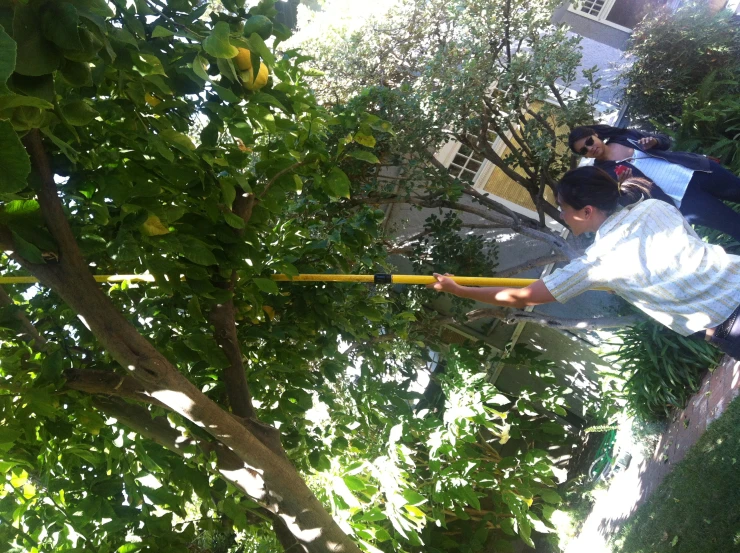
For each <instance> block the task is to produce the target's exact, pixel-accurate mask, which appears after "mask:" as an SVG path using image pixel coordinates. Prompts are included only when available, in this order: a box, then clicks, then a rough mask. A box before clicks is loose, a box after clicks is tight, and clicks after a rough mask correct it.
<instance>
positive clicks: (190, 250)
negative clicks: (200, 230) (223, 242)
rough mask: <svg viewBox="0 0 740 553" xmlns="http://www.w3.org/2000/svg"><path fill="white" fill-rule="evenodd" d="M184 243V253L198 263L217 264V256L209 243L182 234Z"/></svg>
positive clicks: (181, 239) (181, 238) (187, 257)
mask: <svg viewBox="0 0 740 553" xmlns="http://www.w3.org/2000/svg"><path fill="white" fill-rule="evenodd" d="M180 242H181V243H182V245H183V251H182V255H184V256H185V258H186V259H188V260H190V261H192V262H193V263H195V264H197V265H206V266H207V265H216V264H217V263H218V262H217V261H216V256H214V255H213V252H212V251H211V248H209V247H208V244H206V243H205V242H203V241H201V240H198V239H197V238H195V237H193V236H187V235H183V236H180Z"/></svg>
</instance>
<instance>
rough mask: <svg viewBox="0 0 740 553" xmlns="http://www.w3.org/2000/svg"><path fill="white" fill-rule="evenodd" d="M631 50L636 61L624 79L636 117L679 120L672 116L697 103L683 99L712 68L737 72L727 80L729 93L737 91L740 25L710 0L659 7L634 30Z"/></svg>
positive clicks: (695, 90)
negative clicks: (674, 7) (716, 10)
mask: <svg viewBox="0 0 740 553" xmlns="http://www.w3.org/2000/svg"><path fill="white" fill-rule="evenodd" d="M627 51H628V53H629V54H631V55H632V56H634V63H633V64H632V66H631V67H630V68H629V69H628V70H627V71H626V72H625V73H623V75H622V79H624V81H625V82H626V88H625V99H626V100H627V101H628V102H629V104H630V115H631V116H632V117H634V118H635V119H636V120H637V121H640V122H643V123H647V122H648V121H655V122H657V123H659V124H661V125H667V126H678V121H676V120H674V118H675V117H681V116H682V114H683V115H687V110H692V109H693V108H696V107H697V106H696V105H688V106H685V105H684V101H685V100H686V98H687V96H689V95H691V94H694V93H698V92H699V91H700V87H701V86H702V85H701V83H702V82H703V81H704V79H705V78H706V77H707V76H709V75H710V74H712V73H714V72H723V73H725V72H726V74H728V75H730V76H733V75H734V77H731V78H732V79H734V82H732V83H729V82H728V83H725V86H726V87H728V88H727V93H728V94H735V95H736V94H737V91H738V84H737V73H738V71H740V64H739V63H738V60H740V27H738V25H737V23H736V22H735V21H733V19H732V13H731V12H730V11H729V10H725V11H720V12H719V13H717V14H713V13H712V11H711V9H710V6H709V5H708V4H707V3H706V2H689V3H686V4H684V5H682V6H681V7H680V8H679V9H678V10H676V11H675V12H671V11H670V10H668V9H663V10H658V11H657V12H656V13H655V14H654V15H651V16H648V17H646V18H645V19H644V20H643V21H642V22H641V23H640V24H639V25H638V26H637V28H636V29H635V30H634V31H633V33H632V36H631V38H630V45H629V47H628V50H627ZM688 116H689V117H691V114H690V113H689V114H688Z"/></svg>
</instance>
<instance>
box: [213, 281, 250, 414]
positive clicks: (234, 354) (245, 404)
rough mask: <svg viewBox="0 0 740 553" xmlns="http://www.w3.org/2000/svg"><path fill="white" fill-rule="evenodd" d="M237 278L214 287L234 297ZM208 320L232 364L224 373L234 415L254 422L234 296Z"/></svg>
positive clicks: (214, 308) (215, 309)
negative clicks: (237, 326)
mask: <svg viewBox="0 0 740 553" xmlns="http://www.w3.org/2000/svg"><path fill="white" fill-rule="evenodd" d="M235 278H236V273H233V274H232V281H231V282H229V283H216V282H214V283H213V284H214V285H216V286H219V287H220V288H222V289H226V290H229V291H230V292H232V293H233V291H234V286H233V281H234V280H235ZM208 320H209V321H210V322H211V324H212V325H213V327H214V329H215V331H216V332H215V338H216V342H218V345H219V346H220V347H221V350H222V351H223V352H224V354H225V355H226V358H227V359H228V360H229V366H228V367H226V368H225V369H224V381H225V384H226V394H227V396H228V398H229V406H230V407H231V412H232V413H234V414H235V415H237V416H239V417H243V418H245V419H251V418H254V417H255V416H256V415H255V411H254V406H253V405H252V394H251V392H250V391H249V385H248V384H247V375H246V371H245V369H244V362H243V361H242V351H241V348H240V346H239V339H238V337H237V335H236V321H235V310H234V300H233V295H232V298H231V299H229V301H226V302H223V303H219V304H216V305H215V306H214V307H213V309H211V312H210V313H209V316H208Z"/></svg>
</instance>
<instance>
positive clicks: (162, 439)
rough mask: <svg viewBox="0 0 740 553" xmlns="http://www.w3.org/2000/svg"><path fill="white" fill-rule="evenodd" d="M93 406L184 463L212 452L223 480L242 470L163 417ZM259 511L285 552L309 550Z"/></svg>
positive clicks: (221, 449) (220, 449)
mask: <svg viewBox="0 0 740 553" xmlns="http://www.w3.org/2000/svg"><path fill="white" fill-rule="evenodd" d="M93 405H94V406H95V407H96V408H97V409H100V410H101V411H102V412H104V413H105V414H106V415H108V416H110V417H113V418H115V419H116V420H117V421H119V422H120V423H121V424H123V425H124V426H127V427H128V428H130V429H131V430H133V431H134V432H136V433H137V434H139V435H140V436H142V437H144V438H146V439H148V440H151V441H153V442H155V443H157V444H159V445H160V446H162V447H164V448H165V449H168V450H169V451H171V452H172V453H174V454H176V455H179V456H180V457H182V458H183V459H186V460H187V459H188V458H189V456H188V453H189V452H190V451H191V450H195V451H197V452H200V453H201V454H202V455H203V456H204V457H205V458H206V459H207V458H209V457H210V454H211V452H213V453H215V454H216V470H217V471H218V472H219V473H220V474H221V475H222V477H223V476H224V475H227V474H229V473H230V472H232V471H234V470H240V469H241V468H242V467H243V463H242V461H241V460H240V459H239V457H237V456H236V455H235V454H234V453H233V452H232V451H231V450H230V449H228V448H226V447H225V446H224V445H223V444H221V443H219V442H210V441H207V440H202V439H199V438H196V437H194V436H193V435H192V434H191V435H188V436H185V435H183V434H182V433H181V432H179V431H178V430H177V429H175V428H172V426H171V425H170V424H169V422H168V421H167V419H166V418H164V417H152V414H151V412H150V411H149V410H148V409H146V408H144V407H139V406H135V405H130V404H128V403H125V402H123V401H121V400H114V399H95V400H93ZM225 480H226V481H228V482H232V483H233V480H232V479H231V478H229V477H228V476H226V477H225ZM237 487H238V488H240V491H241V492H242V493H244V494H245V495H247V496H250V495H251V494H250V493H249V490H245V489H243V488H241V487H240V486H238V485H237ZM258 511H259V515H260V516H261V517H262V518H265V519H268V520H270V521H271V522H272V525H273V530H274V531H275V535H276V537H277V538H278V540H279V541H280V543H281V545H282V546H283V548H284V549H285V551H286V552H287V551H291V552H294V551H295V552H301V553H305V552H307V551H308V549H307V548H305V547H304V546H303V545H302V544H301V543H300V542H298V540H296V539H295V537H294V536H293V534H292V533H291V532H290V530H289V529H288V528H287V526H286V525H285V523H284V522H283V521H282V519H280V517H278V516H276V515H275V514H274V513H272V512H271V511H269V510H268V509H267V508H266V507H265V506H262V507H261V508H259V509H258Z"/></svg>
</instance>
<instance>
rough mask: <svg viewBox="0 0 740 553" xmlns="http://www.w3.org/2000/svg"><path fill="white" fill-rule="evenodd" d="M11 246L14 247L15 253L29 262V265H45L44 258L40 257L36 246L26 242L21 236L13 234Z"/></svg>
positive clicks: (39, 251)
mask: <svg viewBox="0 0 740 553" xmlns="http://www.w3.org/2000/svg"><path fill="white" fill-rule="evenodd" d="M12 234H13V245H14V246H15V252H16V253H17V254H18V255H20V256H21V257H22V258H23V259H25V260H27V261H30V262H31V263H39V264H43V263H46V261H44V257H43V256H42V255H41V250H40V249H38V248H37V247H36V246H34V245H33V244H31V243H30V242H27V241H26V240H24V239H23V238H21V236H20V235H19V234H18V233H16V232H13V233H12Z"/></svg>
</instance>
